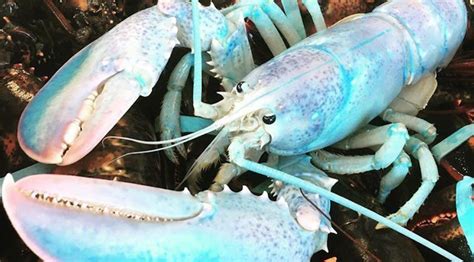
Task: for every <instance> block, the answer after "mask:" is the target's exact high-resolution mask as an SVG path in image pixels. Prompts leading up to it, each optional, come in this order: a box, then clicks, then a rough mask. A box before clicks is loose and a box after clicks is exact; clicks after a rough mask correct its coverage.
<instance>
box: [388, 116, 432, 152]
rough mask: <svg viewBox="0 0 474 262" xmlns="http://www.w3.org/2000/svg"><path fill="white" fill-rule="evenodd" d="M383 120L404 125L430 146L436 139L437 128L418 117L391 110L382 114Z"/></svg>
mask: <svg viewBox="0 0 474 262" xmlns="http://www.w3.org/2000/svg"><path fill="white" fill-rule="evenodd" d="M382 119H383V120H385V121H388V122H391V123H402V124H404V125H405V126H406V127H407V128H408V129H411V130H413V131H415V132H417V133H418V134H417V135H415V137H417V138H418V139H420V140H422V141H423V142H425V143H426V144H428V145H429V144H431V143H433V141H434V140H435V139H436V135H437V133H436V127H435V126H434V125H433V124H431V123H429V122H427V121H426V120H424V119H421V118H418V117H416V116H412V115H409V114H404V113H398V112H394V110H393V109H391V108H389V109H387V110H385V111H384V112H383V113H382Z"/></svg>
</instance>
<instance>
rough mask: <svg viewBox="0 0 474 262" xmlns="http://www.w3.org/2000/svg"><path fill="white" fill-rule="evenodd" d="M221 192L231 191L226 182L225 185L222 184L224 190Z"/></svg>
mask: <svg viewBox="0 0 474 262" xmlns="http://www.w3.org/2000/svg"><path fill="white" fill-rule="evenodd" d="M223 192H224V193H230V192H232V191H231V190H230V187H229V186H228V185H227V184H226V185H224V191H223Z"/></svg>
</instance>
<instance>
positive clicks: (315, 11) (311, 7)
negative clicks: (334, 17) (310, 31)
mask: <svg viewBox="0 0 474 262" xmlns="http://www.w3.org/2000/svg"><path fill="white" fill-rule="evenodd" d="M303 4H304V5H305V6H306V8H307V9H308V11H309V13H310V14H311V17H312V18H313V22H314V25H315V26H316V30H318V32H320V31H322V30H325V29H326V28H327V26H326V22H325V21H324V17H323V12H322V11H321V7H320V6H319V2H318V0H303Z"/></svg>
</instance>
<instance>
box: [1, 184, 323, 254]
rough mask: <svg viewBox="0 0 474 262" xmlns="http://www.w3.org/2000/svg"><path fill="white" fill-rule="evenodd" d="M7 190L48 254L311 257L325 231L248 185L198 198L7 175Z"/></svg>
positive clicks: (23, 224)
mask: <svg viewBox="0 0 474 262" xmlns="http://www.w3.org/2000/svg"><path fill="white" fill-rule="evenodd" d="M2 194H3V204H4V207H5V210H6V212H7V214H8V217H9V218H10V221H11V222H12V224H13V226H14V227H15V229H16V230H17V232H18V233H19V235H20V236H21V237H22V239H23V240H24V241H25V243H26V244H27V245H28V246H29V247H30V248H31V249H32V250H33V251H34V252H35V253H36V254H37V255H39V256H40V257H41V258H43V259H45V260H47V261H50V260H62V261H70V260H77V259H78V258H79V259H80V260H109V261H114V260H141V261H142V260H160V261H162V260H166V261H210V260H212V261H216V260H219V261H221V260H222V261H229V260H235V259H237V260H255V259H258V260H263V261H268V260H279V261H287V260H290V259H295V260H298V261H304V260H306V261H307V260H309V258H310V257H311V255H312V254H313V252H315V249H318V248H321V247H323V246H325V245H326V239H327V234H328V233H326V232H321V231H315V232H314V231H307V230H304V229H303V228H301V227H300V226H299V225H298V223H297V222H296V221H295V219H294V218H293V217H292V216H291V215H290V212H289V211H288V206H287V204H286V202H284V201H283V200H282V201H278V202H273V201H270V200H269V199H268V198H267V196H266V194H265V195H264V196H260V197H258V196H255V195H252V194H251V193H250V192H249V191H248V190H245V191H244V192H240V193H234V192H231V191H230V190H229V191H225V192H220V193H211V192H203V193H199V194H198V195H197V197H193V196H192V195H190V194H189V193H188V192H176V191H169V190H164V189H157V188H152V187H146V186H140V185H134V184H129V183H123V182H116V181H106V180H99V179H88V178H81V177H72V176H58V175H37V176H31V177H27V178H24V179H21V180H20V181H19V182H17V183H14V182H13V179H12V177H11V175H8V176H7V177H6V178H5V182H4V184H3V189H2ZM33 214H34V215H33ZM249 243H252V244H250V245H249Z"/></svg>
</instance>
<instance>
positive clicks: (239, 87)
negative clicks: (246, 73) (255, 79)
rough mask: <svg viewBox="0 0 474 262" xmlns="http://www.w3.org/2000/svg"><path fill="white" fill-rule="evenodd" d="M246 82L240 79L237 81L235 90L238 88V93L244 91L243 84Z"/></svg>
mask: <svg viewBox="0 0 474 262" xmlns="http://www.w3.org/2000/svg"><path fill="white" fill-rule="evenodd" d="M244 84H246V83H245V81H240V82H238V83H237V85H236V86H235V90H237V93H242V92H243V91H244V90H243V89H242V86H243V85H244Z"/></svg>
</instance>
